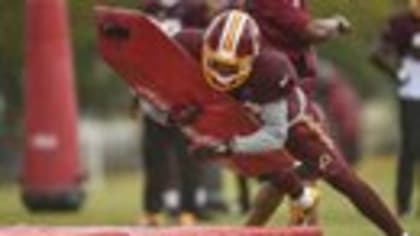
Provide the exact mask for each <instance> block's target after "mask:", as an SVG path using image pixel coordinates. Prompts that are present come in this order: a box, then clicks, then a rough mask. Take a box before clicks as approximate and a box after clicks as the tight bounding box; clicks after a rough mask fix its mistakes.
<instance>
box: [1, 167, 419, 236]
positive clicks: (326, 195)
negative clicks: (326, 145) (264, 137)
mask: <svg viewBox="0 0 420 236" xmlns="http://www.w3.org/2000/svg"><path fill="white" fill-rule="evenodd" d="M393 165H394V163H393V161H392V160H391V159H376V160H369V161H366V162H365V163H363V165H362V166H361V168H359V169H360V173H361V175H362V176H363V177H364V178H365V179H367V180H368V182H369V183H370V184H372V185H373V186H374V187H375V189H376V190H377V191H378V192H379V193H380V194H381V196H383V197H384V198H385V199H386V200H387V202H388V203H389V204H390V203H391V202H392V201H391V198H392V196H393V186H394V180H393V177H394V167H393ZM140 179H141V178H140V176H139V175H137V174H133V173H128V174H119V175H114V176H112V177H109V178H108V179H107V185H106V187H105V188H104V189H100V190H96V191H90V193H89V196H88V201H87V202H86V206H85V207H84V208H83V210H82V211H80V212H78V213H74V214H57V213H56V214H40V215H31V214H30V213H28V212H27V211H26V210H25V209H24V208H23V206H22V204H21V202H20V198H19V188H18V186H16V185H11V186H7V187H3V188H0V225H17V224H36V225H130V224H134V223H135V222H136V220H137V219H138V218H139V216H140V214H141V212H140V201H139V199H140ZM226 183H227V184H226V187H225V190H226V191H225V192H226V197H227V199H228V201H229V202H232V201H233V199H234V195H235V191H234V181H232V175H230V174H226ZM322 189H323V194H322V205H321V214H322V225H323V226H324V228H325V231H326V235H333V236H336V235H340V236H354V235H361V236H369V235H380V234H379V233H378V231H377V230H376V229H375V228H374V227H373V226H372V225H371V224H370V223H369V222H368V221H366V220H365V219H363V217H361V216H360V215H359V214H358V213H357V212H356V211H355V210H354V209H353V208H352V206H351V205H349V204H348V202H347V201H346V200H345V199H343V198H341V197H340V196H338V195H337V194H336V193H335V192H333V191H332V190H331V189H329V188H328V187H326V186H324V185H322ZM232 204H233V203H232ZM286 213H287V209H286V207H282V208H280V209H279V211H278V213H277V214H276V216H275V217H274V218H273V219H272V222H271V225H282V224H284V223H285V216H286ZM242 221H243V217H242V216H238V215H235V214H232V215H218V216H217V217H216V220H215V221H214V222H211V224H218V225H226V224H230V225H232V224H240V223H241V222H242ZM404 225H405V226H406V227H407V229H409V231H410V233H411V235H413V236H416V235H420V219H419V218H417V219H416V218H415V217H412V218H409V219H406V220H404Z"/></svg>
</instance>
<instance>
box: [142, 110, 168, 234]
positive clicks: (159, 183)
mask: <svg viewBox="0 0 420 236" xmlns="http://www.w3.org/2000/svg"><path fill="white" fill-rule="evenodd" d="M144 122H145V131H144V139H143V150H144V153H143V163H144V181H145V184H144V189H143V194H144V198H143V199H144V203H143V204H144V211H145V213H144V217H143V218H142V219H141V222H140V223H141V224H143V225H146V226H158V225H161V224H163V216H162V215H161V211H162V209H163V196H162V195H163V192H164V190H165V186H166V184H165V183H166V181H167V179H166V178H167V175H165V174H163V173H167V171H165V167H167V161H166V160H167V158H166V153H165V148H164V147H162V145H164V143H163V140H162V138H163V137H164V135H165V131H164V128H163V127H161V126H160V125H159V124H157V123H156V122H154V121H153V120H151V119H149V118H147V117H146V118H145V119H144Z"/></svg>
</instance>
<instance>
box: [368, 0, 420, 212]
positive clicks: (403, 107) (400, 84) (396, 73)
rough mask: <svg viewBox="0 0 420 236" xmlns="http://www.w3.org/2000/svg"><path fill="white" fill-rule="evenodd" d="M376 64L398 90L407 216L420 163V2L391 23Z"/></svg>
mask: <svg viewBox="0 0 420 236" xmlns="http://www.w3.org/2000/svg"><path fill="white" fill-rule="evenodd" d="M372 61H373V63H374V64H375V65H376V66H377V67H378V68H379V69H381V70H382V71H383V72H384V73H386V74H387V75H388V76H389V77H390V78H392V79H393V82H394V83H395V84H396V86H397V88H398V97H399V103H400V128H401V136H402V140H401V141H402V142H401V153H400V157H399V160H398V178H397V193H396V195H397V210H398V213H399V214H400V215H401V216H405V215H407V214H409V213H410V211H411V210H412V207H411V197H412V195H413V185H414V175H415V173H414V169H415V166H418V163H419V160H420V145H419V140H420V0H409V9H407V10H404V11H402V12H400V13H398V14H396V15H395V16H392V17H391V18H390V19H389V21H388V23H387V25H386V27H385V29H384V30H383V32H382V35H381V37H380V40H379V42H378V44H377V47H376V48H375V51H374V53H373V55H372ZM417 172H418V171H417Z"/></svg>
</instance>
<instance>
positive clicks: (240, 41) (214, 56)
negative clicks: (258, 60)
mask: <svg viewBox="0 0 420 236" xmlns="http://www.w3.org/2000/svg"><path fill="white" fill-rule="evenodd" d="M260 41H261V40H260V32H259V28H258V26H257V23H256V22H255V21H254V19H253V18H252V17H251V16H249V15H248V14H247V13H245V12H242V11H240V10H229V11H226V12H224V13H222V14H220V15H219V16H217V17H216V18H215V19H214V20H213V21H212V23H211V24H210V26H209V27H208V28H207V30H206V32H205V34H204V43H203V49H202V50H203V54H202V55H203V56H202V66H203V72H204V77H205V78H206V81H207V82H208V84H209V85H210V86H211V87H212V88H213V89H215V90H217V91H221V92H227V91H230V90H233V89H235V88H238V87H240V86H241V85H243V84H244V83H245V82H246V80H247V79H248V78H249V76H250V74H251V71H252V65H253V62H254V60H255V57H256V56H257V55H258V54H259V51H260V45H261V42H260Z"/></svg>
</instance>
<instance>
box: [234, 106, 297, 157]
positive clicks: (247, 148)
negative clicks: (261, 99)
mask: <svg viewBox="0 0 420 236" xmlns="http://www.w3.org/2000/svg"><path fill="white" fill-rule="evenodd" d="M261 120H262V122H263V126H262V127H261V128H260V129H259V130H258V131H256V132H255V133H252V134H250V135H245V136H236V137H234V138H233V139H232V140H231V142H230V143H229V145H230V149H231V152H233V153H239V154H256V153H262V152H267V151H274V150H280V149H282V148H283V146H284V144H285V142H286V140H287V133H288V128H289V124H288V117H287V102H286V100H285V99H278V100H276V101H274V102H271V103H269V104H266V105H263V106H262V107H261Z"/></svg>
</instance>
